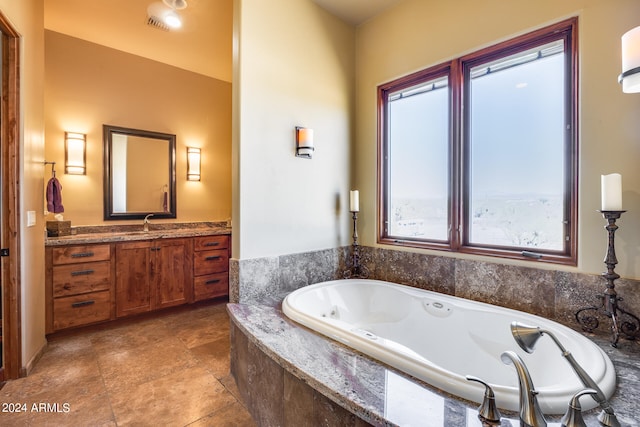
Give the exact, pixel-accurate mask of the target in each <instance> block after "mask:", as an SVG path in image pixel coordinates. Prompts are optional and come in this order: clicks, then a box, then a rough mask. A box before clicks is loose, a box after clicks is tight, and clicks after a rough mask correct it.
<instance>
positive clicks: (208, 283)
mask: <svg viewBox="0 0 640 427" xmlns="http://www.w3.org/2000/svg"><path fill="white" fill-rule="evenodd" d="M229 249H230V245H229V236H227V235H219V236H201V237H196V238H195V239H194V241H193V293H194V299H195V300H196V301H200V300H203V299H208V298H215V297H219V296H224V295H229Z"/></svg>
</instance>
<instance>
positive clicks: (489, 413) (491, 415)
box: [465, 375, 502, 423]
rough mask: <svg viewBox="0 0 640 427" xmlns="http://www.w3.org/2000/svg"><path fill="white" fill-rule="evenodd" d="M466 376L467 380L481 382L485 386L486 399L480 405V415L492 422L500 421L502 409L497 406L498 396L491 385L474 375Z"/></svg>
mask: <svg viewBox="0 0 640 427" xmlns="http://www.w3.org/2000/svg"><path fill="white" fill-rule="evenodd" d="M465 378H466V379H467V381H475V382H479V383H480V384H482V385H483V386H484V387H485V389H484V399H483V401H482V404H481V405H480V406H479V407H478V417H480V418H481V419H483V420H485V421H487V422H490V423H499V422H500V418H501V417H502V414H500V411H499V410H498V407H497V406H496V396H495V394H494V393H493V389H492V388H491V386H490V385H489V384H487V383H486V382H484V381H482V380H481V379H480V378H478V377H474V376H473V375H467V376H466V377H465Z"/></svg>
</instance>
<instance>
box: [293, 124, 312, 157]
mask: <svg viewBox="0 0 640 427" xmlns="http://www.w3.org/2000/svg"><path fill="white" fill-rule="evenodd" d="M313 150H314V148H313V129H307V128H303V127H300V126H296V157H302V158H304V159H310V158H311V156H312V155H313Z"/></svg>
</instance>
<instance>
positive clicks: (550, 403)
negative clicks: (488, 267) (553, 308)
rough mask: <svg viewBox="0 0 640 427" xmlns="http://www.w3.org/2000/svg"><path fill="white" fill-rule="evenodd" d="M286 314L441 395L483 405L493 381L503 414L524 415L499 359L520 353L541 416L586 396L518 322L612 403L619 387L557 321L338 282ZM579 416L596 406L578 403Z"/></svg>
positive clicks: (600, 360) (300, 296) (300, 299)
mask: <svg viewBox="0 0 640 427" xmlns="http://www.w3.org/2000/svg"><path fill="white" fill-rule="evenodd" d="M282 308H283V311H284V313H285V314H286V315H287V316H288V317H289V318H291V319H292V320H294V321H296V322H298V323H301V324H302V325H304V326H307V327H309V328H311V329H313V330H315V331H317V332H320V333H322V334H324V335H326V336H328V337H330V338H333V339H335V340H338V341H340V342H342V343H344V344H346V345H348V346H350V347H352V348H355V349H356V350H359V351H361V352H363V353H365V354H368V355H369V356H371V357H373V358H376V359H378V360H380V361H382V362H385V363H387V364H389V365H391V366H393V367H395V368H397V369H399V370H401V371H404V372H406V373H408V374H410V375H412V376H414V377H416V378H418V379H421V380H423V381H424V382H426V383H428V384H431V385H433V386H435V387H437V388H439V389H441V390H444V391H446V392H448V393H451V394H453V395H455V396H458V397H462V398H464V399H468V400H471V401H474V402H478V403H479V402H481V401H482V397H483V395H484V387H483V386H481V385H480V384H478V383H475V382H471V381H467V380H466V379H465V376H466V375H473V376H476V377H479V378H481V379H483V380H484V381H486V382H488V383H489V384H490V385H491V386H492V388H493V390H494V392H495V394H496V401H497V403H498V406H499V407H500V408H502V409H507V410H512V411H515V410H518V396H519V394H518V378H517V375H516V371H515V369H514V367H513V366H512V365H505V364H504V363H503V362H502V361H501V359H500V355H501V354H502V353H503V352H504V351H506V350H512V351H515V352H516V353H517V354H518V355H520V357H521V358H522V359H523V361H524V362H525V364H526V365H527V368H528V369H529V372H530V373H531V377H532V380H533V383H534V386H535V388H536V390H537V391H538V392H539V395H538V401H539V403H540V407H541V408H542V410H543V412H545V413H547V414H562V413H564V412H565V411H566V409H567V405H568V403H569V401H570V400H571V397H572V396H573V395H574V394H575V393H576V392H578V391H580V390H582V389H584V388H585V387H584V386H583V385H582V383H581V382H580V381H579V379H578V378H577V376H576V375H575V373H574V372H573V370H572V369H571V367H570V365H569V364H568V363H567V361H566V360H565V359H564V357H562V354H561V352H560V350H559V349H558V347H556V345H555V344H554V343H553V341H552V340H551V338H550V337H548V336H544V337H542V338H541V339H540V340H539V342H538V344H537V347H536V350H535V352H534V353H532V354H528V353H526V352H524V351H523V350H521V349H520V347H519V346H518V344H517V343H516V342H515V340H514V338H513V337H512V335H511V329H510V325H511V322H512V321H520V322H523V323H527V324H529V325H533V326H540V327H541V328H542V329H546V330H548V331H550V332H552V333H553V334H554V335H555V336H556V337H557V338H558V339H559V340H560V342H562V344H563V345H564V346H565V347H566V349H567V350H568V351H570V352H571V353H572V354H573V356H574V358H575V359H576V361H577V362H578V363H579V364H580V365H581V366H582V367H583V368H584V369H585V371H586V372H587V373H588V374H589V375H590V376H591V377H592V378H593V379H594V380H595V382H596V383H597V384H598V385H599V387H600V388H601V389H602V391H603V392H604V394H605V395H606V397H607V398H610V397H611V395H612V394H613V392H614V390H615V386H616V374H615V371H614V368H613V365H612V363H611V360H609V357H608V356H607V355H606V354H605V353H604V352H603V351H602V350H601V349H600V348H599V347H598V346H597V345H595V344H594V343H593V342H592V341H591V340H589V339H588V338H586V337H584V336H583V335H581V334H579V333H577V332H575V331H573V330H572V329H570V328H567V327H565V326H563V325H560V324H559V323H557V322H553V321H551V320H548V319H545V318H542V317H539V316H534V315H531V314H527V313H523V312H520V311H516V310H511V309H507V308H503V307H498V306H494V305H490V304H484V303H480V302H475V301H470V300H466V299H462V298H457V297H452V296H449V295H444V294H440V293H436V292H430V291H425V290H421V289H417V288H412V287H408V286H403V285H398V284H394V283H389V282H383V281H378V280H362V279H349V280H335V281H330V282H324V283H318V284H315V285H309V286H306V287H304V288H301V289H298V290H296V291H294V292H292V293H291V294H289V295H288V296H287V297H286V298H285V300H284V301H283V303H282ZM581 404H582V408H583V409H585V410H586V409H591V408H593V407H595V406H596V402H595V401H594V400H593V399H591V398H588V397H584V398H582V399H581Z"/></svg>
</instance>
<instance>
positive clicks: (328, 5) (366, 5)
mask: <svg viewBox="0 0 640 427" xmlns="http://www.w3.org/2000/svg"><path fill="white" fill-rule="evenodd" d="M400 1H401V0H313V2H314V3H316V4H318V5H319V6H320V7H322V8H323V9H325V10H327V11H328V12H331V13H332V14H333V15H336V16H337V17H339V18H340V19H342V20H343V21H345V22H348V23H350V24H352V25H360V24H362V23H363V22H365V21H367V20H368V19H370V18H373V17H374V16H375V15H377V14H379V13H380V12H382V11H384V10H385V9H388V8H390V7H391V6H393V5H395V4H397V3H400Z"/></svg>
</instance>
